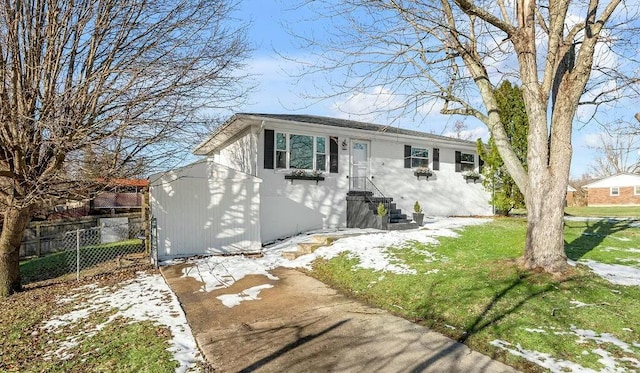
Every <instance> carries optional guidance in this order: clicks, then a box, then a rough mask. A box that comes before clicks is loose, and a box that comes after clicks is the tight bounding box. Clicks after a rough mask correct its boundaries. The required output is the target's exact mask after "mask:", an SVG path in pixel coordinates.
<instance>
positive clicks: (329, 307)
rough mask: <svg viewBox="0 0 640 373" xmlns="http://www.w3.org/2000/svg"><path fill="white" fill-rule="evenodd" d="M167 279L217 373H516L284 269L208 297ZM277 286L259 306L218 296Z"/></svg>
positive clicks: (187, 281) (169, 275)
mask: <svg viewBox="0 0 640 373" xmlns="http://www.w3.org/2000/svg"><path fill="white" fill-rule="evenodd" d="M187 266H188V265H184V264H183V265H175V266H171V267H165V268H163V269H162V273H163V275H164V276H165V278H166V279H167V282H168V284H169V286H170V287H171V288H172V289H173V291H174V292H175V293H176V295H177V296H178V299H179V300H180V302H181V303H182V306H183V308H184V310H185V312H186V315H187V320H188V321H189V324H190V325H191V328H192V330H193V333H194V336H195V338H196V340H197V342H198V345H199V346H200V348H201V350H202V352H203V353H204V355H205V357H206V359H207V361H208V362H209V364H211V366H212V367H213V368H214V370H215V372H439V373H440V372H515V370H514V369H513V368H511V367H509V366H507V365H504V364H502V363H500V362H497V361H495V360H492V359H490V358H489V357H488V356H485V355H483V354H480V353H478V352H475V351H472V350H470V349H469V348H467V347H466V346H465V345H463V344H460V343H458V342H455V341H453V340H451V339H449V338H447V337H444V336H442V335H441V334H438V333H436V332H433V331H430V330H429V329H427V328H425V327H422V326H419V325H416V324H414V323H411V322H409V321H407V320H404V319H402V318H399V317H395V316H392V315H390V314H389V313H388V312H385V311H382V310H379V309H376V308H371V307H368V306H365V305H363V304H361V303H359V302H356V301H353V300H351V299H348V298H346V297H345V296H342V295H340V294H338V293H337V292H336V291H334V290H333V289H331V288H329V287H327V286H326V285H324V284H323V283H321V282H319V281H317V280H315V279H313V278H311V277H309V276H306V275H304V274H303V273H301V272H299V271H296V270H292V269H284V268H279V269H277V270H274V271H272V274H273V275H275V276H277V277H279V278H280V280H277V281H273V280H268V279H267V278H266V277H264V276H248V277H245V278H244V279H242V280H240V281H238V282H236V283H235V284H233V285H232V286H231V287H229V288H226V289H220V290H216V291H212V292H209V293H205V292H201V291H199V290H200V286H201V284H200V283H199V282H197V281H196V280H195V279H193V278H191V277H182V269H183V268H184V267H187ZM263 284H271V285H273V286H274V287H273V288H269V289H264V290H262V292H261V293H260V295H259V297H260V298H261V299H259V300H253V301H245V302H242V303H241V304H240V305H238V306H235V307H232V308H228V307H226V306H224V305H223V304H222V303H221V301H220V300H219V299H216V297H217V296H220V295H223V294H237V293H240V292H242V291H243V290H245V289H248V288H250V287H253V286H257V285H263Z"/></svg>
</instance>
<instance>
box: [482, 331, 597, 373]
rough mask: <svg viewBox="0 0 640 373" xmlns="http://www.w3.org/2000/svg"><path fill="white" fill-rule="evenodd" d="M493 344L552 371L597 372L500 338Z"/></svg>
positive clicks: (492, 342)
mask: <svg viewBox="0 0 640 373" xmlns="http://www.w3.org/2000/svg"><path fill="white" fill-rule="evenodd" d="M490 344H491V345H492V346H495V347H498V348H501V349H503V350H506V351H509V352H510V353H511V354H512V355H515V356H520V357H522V358H524V359H526V360H528V361H530V362H532V363H534V364H537V365H539V366H541V367H543V368H547V369H549V370H550V371H552V372H585V373H586V372H589V373H596V371H595V370H593V369H587V368H585V367H583V366H582V365H580V364H576V363H574V362H572V361H569V360H561V359H556V358H554V357H553V356H551V354H546V353H543V352H538V351H532V350H527V349H524V348H522V346H520V345H519V344H517V345H512V344H511V343H509V342H506V341H502V340H499V339H496V340H493V341H491V342H490Z"/></svg>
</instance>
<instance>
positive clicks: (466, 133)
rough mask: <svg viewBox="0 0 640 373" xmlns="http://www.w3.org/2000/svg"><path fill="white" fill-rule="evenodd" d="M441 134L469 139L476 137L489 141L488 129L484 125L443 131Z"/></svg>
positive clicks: (472, 139) (473, 139)
mask: <svg viewBox="0 0 640 373" xmlns="http://www.w3.org/2000/svg"><path fill="white" fill-rule="evenodd" d="M443 135H444V136H449V137H456V138H460V139H465V140H471V141H475V140H476V139H478V138H481V139H482V141H484V142H487V141H489V129H488V128H487V127H485V126H480V127H475V128H471V129H468V130H463V131H460V132H454V131H448V132H445V133H443Z"/></svg>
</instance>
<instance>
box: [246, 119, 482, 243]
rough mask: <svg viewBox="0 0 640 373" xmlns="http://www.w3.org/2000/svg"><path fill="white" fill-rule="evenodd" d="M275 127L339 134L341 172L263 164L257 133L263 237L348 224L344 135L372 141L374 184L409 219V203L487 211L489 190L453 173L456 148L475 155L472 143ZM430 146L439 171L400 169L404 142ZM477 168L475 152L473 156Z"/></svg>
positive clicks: (436, 211)
mask: <svg viewBox="0 0 640 373" xmlns="http://www.w3.org/2000/svg"><path fill="white" fill-rule="evenodd" d="M264 128H266V129H273V130H275V131H276V132H278V131H281V132H285V133H297V134H304V135H316V136H327V137H328V136H338V137H339V139H338V144H339V146H338V152H339V173H337V174H335V173H334V174H332V173H329V172H328V171H327V172H324V174H323V176H324V177H325V180H324V181H320V182H318V184H316V182H315V181H303V180H293V182H291V181H289V180H285V179H284V176H285V175H286V174H288V173H289V172H290V170H278V169H273V170H272V169H264V159H263V157H264V151H263V147H264V131H261V132H260V134H259V136H258V139H257V140H258V141H257V148H258V152H257V153H258V162H257V164H258V176H259V177H260V178H261V179H262V180H263V184H262V188H261V208H260V216H261V219H260V220H261V237H262V240H263V242H269V241H272V240H274V239H276V238H280V237H285V236H289V235H292V234H296V233H299V232H304V231H308V230H313V229H318V228H333V227H345V226H346V206H347V204H346V195H347V192H348V191H349V178H348V176H349V173H350V163H349V162H350V159H349V147H347V149H346V150H343V149H342V142H343V140H346V141H347V144H350V140H351V139H361V140H369V141H371V157H370V169H371V176H373V179H372V181H373V183H374V184H375V185H376V186H378V188H380V190H381V191H382V193H384V194H385V195H386V196H389V197H392V198H393V199H394V202H395V203H396V204H397V206H398V208H401V209H402V212H403V213H404V214H407V216H408V218H409V219H411V213H412V212H413V204H414V203H415V201H416V200H418V201H419V202H420V204H421V205H422V208H423V210H424V212H425V213H426V214H427V216H452V215H455V216H469V215H490V214H491V213H492V211H491V210H492V209H491V205H490V204H489V200H490V197H491V196H490V193H489V192H488V191H486V190H484V188H483V187H482V183H481V182H480V181H478V183H477V184H474V183H473V182H472V181H470V182H467V181H465V179H464V178H463V177H462V174H461V173H460V172H455V151H462V152H465V153H473V154H476V151H475V145H473V144H470V145H465V144H461V145H460V146H459V147H454V146H455V145H450V144H446V145H445V144H439V143H437V142H434V140H430V139H424V140H422V139H419V140H418V139H415V138H399V137H400V136H390V135H387V134H384V133H378V132H367V131H358V130H353V129H344V128H336V127H330V126H305V127H300V126H295V125H292V124H288V123H269V122H267V123H266V125H265V126H264ZM405 144H406V145H414V146H421V147H426V148H429V160H430V168H432V165H433V148H434V147H435V148H439V149H440V170H439V171H435V172H434V176H433V177H430V178H429V180H428V181H427V180H425V179H424V178H421V179H420V180H418V179H417V178H416V176H414V175H413V170H412V169H410V168H404V145H405ZM475 162H476V170H477V166H478V156H477V155H476V160H475Z"/></svg>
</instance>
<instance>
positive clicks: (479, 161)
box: [478, 155, 484, 173]
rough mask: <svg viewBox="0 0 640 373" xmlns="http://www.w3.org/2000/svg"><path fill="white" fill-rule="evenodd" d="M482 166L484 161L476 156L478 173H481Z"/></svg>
mask: <svg viewBox="0 0 640 373" xmlns="http://www.w3.org/2000/svg"><path fill="white" fill-rule="evenodd" d="M482 166H484V161H483V160H482V157H481V156H480V155H478V172H480V173H482Z"/></svg>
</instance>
